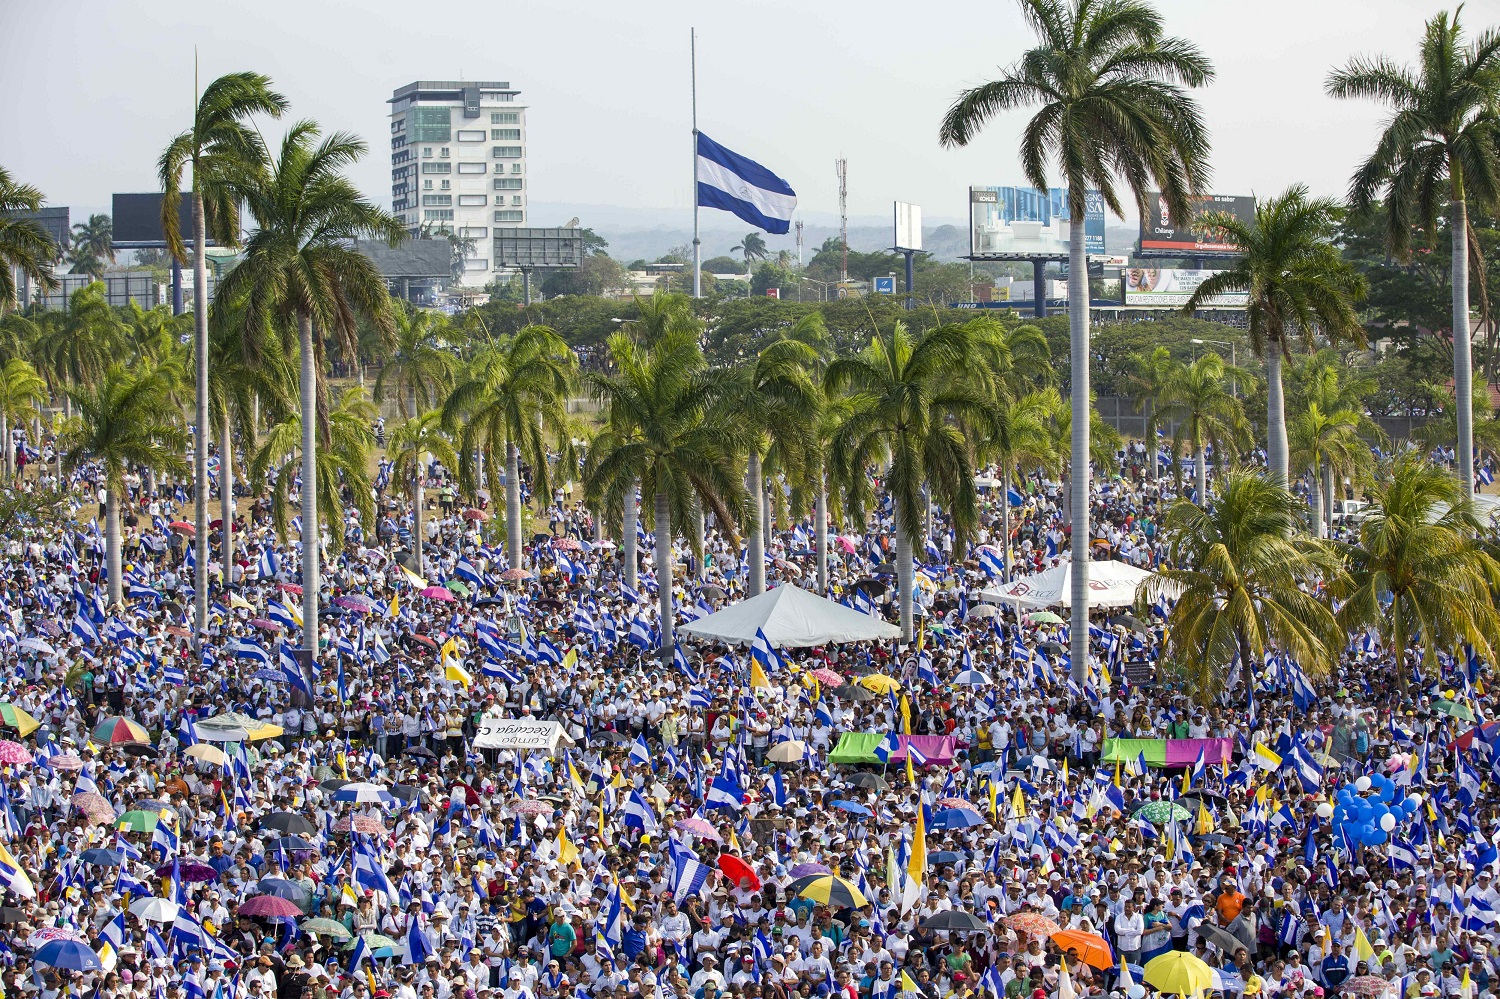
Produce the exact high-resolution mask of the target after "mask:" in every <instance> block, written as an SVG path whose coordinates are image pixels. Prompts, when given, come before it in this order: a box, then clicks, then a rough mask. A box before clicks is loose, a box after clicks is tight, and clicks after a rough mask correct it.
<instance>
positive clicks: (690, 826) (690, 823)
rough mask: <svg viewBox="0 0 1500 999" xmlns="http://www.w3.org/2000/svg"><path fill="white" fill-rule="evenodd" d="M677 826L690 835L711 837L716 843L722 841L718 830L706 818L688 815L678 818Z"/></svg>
mask: <svg viewBox="0 0 1500 999" xmlns="http://www.w3.org/2000/svg"><path fill="white" fill-rule="evenodd" d="M677 828H678V829H681V830H682V831H683V832H685V833H687V834H688V835H690V836H697V837H699V838H701V839H711V840H713V841H714V842H716V843H721V842H723V840H722V839H721V838H720V837H719V833H718V831H717V830H715V829H714V827H713V826H711V825H709V823H708V822H707V821H706V820H704V819H700V818H698V817H697V816H696V815H690V816H688V817H687V818H685V819H678V820H677Z"/></svg>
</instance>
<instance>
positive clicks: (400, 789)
mask: <svg viewBox="0 0 1500 999" xmlns="http://www.w3.org/2000/svg"><path fill="white" fill-rule="evenodd" d="M386 790H387V791H389V792H391V797H393V798H400V799H401V800H402V801H406V802H412V801H416V800H417V796H418V795H420V794H421V793H422V789H421V788H419V787H412V786H411V785H410V784H392V785H391V786H390V787H388V788H386Z"/></svg>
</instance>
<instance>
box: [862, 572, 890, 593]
mask: <svg viewBox="0 0 1500 999" xmlns="http://www.w3.org/2000/svg"><path fill="white" fill-rule="evenodd" d="M854 588H855V589H856V590H863V591H864V592H866V593H868V594H869V595H870V596H872V597H878V596H880V595H882V594H883V593H885V591H886V590H887V589H888V587H887V586H886V584H885V583H884V582H882V581H880V580H878V579H875V578H873V577H869V576H867V577H865V578H864V579H859V580H855V582H854Z"/></svg>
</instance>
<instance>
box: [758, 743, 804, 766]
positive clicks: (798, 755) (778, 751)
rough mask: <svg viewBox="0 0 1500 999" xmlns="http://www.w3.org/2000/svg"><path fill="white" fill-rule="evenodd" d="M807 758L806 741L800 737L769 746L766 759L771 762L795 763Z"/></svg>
mask: <svg viewBox="0 0 1500 999" xmlns="http://www.w3.org/2000/svg"><path fill="white" fill-rule="evenodd" d="M806 758H807V743H805V742H803V741H801V740H800V739H787V740H786V741H784V742H778V743H777V744H776V745H774V746H772V747H771V751H770V752H768V753H767V754H766V759H768V760H770V761H771V762H772V763H796V762H798V761H799V760H804V759H806Z"/></svg>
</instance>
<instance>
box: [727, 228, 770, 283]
mask: <svg viewBox="0 0 1500 999" xmlns="http://www.w3.org/2000/svg"><path fill="white" fill-rule="evenodd" d="M729 252H730V253H742V254H744V256H745V273H747V274H748V273H749V272H750V263H751V261H755V260H764V259H766V257H767V256H769V253H768V252H767V250H766V237H764V236H762V235H761V234H760V233H758V232H747V233H745V238H744V239H742V240H740V242H739V245H738V246H731V247H730V248H729Z"/></svg>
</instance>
